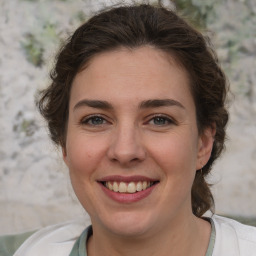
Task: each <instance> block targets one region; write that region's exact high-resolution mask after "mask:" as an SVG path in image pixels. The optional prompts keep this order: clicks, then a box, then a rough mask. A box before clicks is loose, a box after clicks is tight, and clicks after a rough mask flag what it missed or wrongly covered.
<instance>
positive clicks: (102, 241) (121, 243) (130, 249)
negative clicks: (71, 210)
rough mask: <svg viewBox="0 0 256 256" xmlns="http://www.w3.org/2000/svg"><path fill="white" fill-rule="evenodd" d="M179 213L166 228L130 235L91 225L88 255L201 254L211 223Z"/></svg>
mask: <svg viewBox="0 0 256 256" xmlns="http://www.w3.org/2000/svg"><path fill="white" fill-rule="evenodd" d="M180 218H181V217H180V216H179V217H178V218H177V219H175V221H172V223H170V224H169V225H167V226H165V227H159V228H158V229H154V232H151V233H150V232H148V233H149V234H142V235H138V236H133V237H127V236H120V235H117V234H112V233H110V232H108V231H107V230H102V229H100V232H97V231H98V230H99V229H97V225H96V228H95V227H94V225H93V236H92V237H91V238H90V239H89V241H88V244H87V248H88V249H87V250H88V256H100V255H105V256H121V255H122V256H128V255H129V256H130V255H133V256H141V255H148V256H156V255H161V256H185V255H191V256H194V255H195V256H201V255H202V256H203V255H205V253H206V251H207V247H208V243H209V239H210V232H211V227H210V224H209V223H208V222H207V221H205V220H202V219H199V218H197V217H195V216H194V215H191V216H190V217H189V218H188V217H186V218H185V219H180Z"/></svg>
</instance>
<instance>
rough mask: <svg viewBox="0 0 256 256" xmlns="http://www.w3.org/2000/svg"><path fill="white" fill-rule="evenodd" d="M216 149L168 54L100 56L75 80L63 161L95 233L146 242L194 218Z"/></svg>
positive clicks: (134, 52) (142, 51) (143, 50)
mask: <svg viewBox="0 0 256 256" xmlns="http://www.w3.org/2000/svg"><path fill="white" fill-rule="evenodd" d="M212 143H213V139H212V132H211V130H210V129H209V130H206V131H205V132H204V134H203V135H200V136H199V134H198V130H197V124H196V111H195V104H194V101H193V98H192V96H191V92H190V90H189V80H188V75H187V73H186V71H185V70H184V69H183V68H182V67H181V66H179V65H177V63H176V62H175V60H174V59H173V58H172V57H171V56H169V55H167V54H166V53H164V52H162V51H160V50H156V49H154V48H152V47H141V48H137V49H135V50H128V49H124V48H123V49H118V50H116V51H111V52H106V53H103V54H99V55H97V56H95V57H94V58H93V59H92V60H91V62H90V63H89V65H88V67H87V68H86V69H84V70H83V71H81V72H80V73H78V74H77V76H76V77H75V80H74V82H73V85H72V89H71V96H70V107H69V119H68V127H67V138H66V148H65V150H63V152H64V153H63V154H64V161H65V162H66V164H67V166H68V168H69V170H70V178H71V182H72V185H73V188H74V190H75V193H76V195H77V197H78V199H79V200H80V202H81V204H82V205H83V207H84V208H85V209H86V211H87V212H88V213H89V215H90V217H91V220H92V223H93V226H94V230H101V231H103V230H105V231H109V232H112V233H115V234H119V235H125V236H129V235H133V236H134V235H136V234H137V235H142V234H147V232H149V231H152V232H156V231H157V230H159V231H160V230H163V228H166V227H168V226H169V225H173V224H174V223H176V221H178V220H179V221H181V220H182V219H183V218H187V217H188V216H191V215H192V210H191V186H192V183H193V180H194V176H195V172H196V170H197V169H200V168H202V166H203V165H204V164H206V162H207V161H208V159H209V157H210V152H211V147H212Z"/></svg>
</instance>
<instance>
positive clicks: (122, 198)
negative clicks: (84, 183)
mask: <svg viewBox="0 0 256 256" xmlns="http://www.w3.org/2000/svg"><path fill="white" fill-rule="evenodd" d="M106 181H112V182H114V181H116V182H126V183H128V182H138V181H151V182H154V181H156V180H154V179H151V178H148V177H145V176H139V175H136V176H129V177H126V176H119V175H113V176H106V177H103V178H102V179H100V180H98V182H99V185H100V187H101V189H102V190H103V192H104V193H105V195H107V196H108V197H109V198H111V199H112V200H114V201H116V202H118V203H134V202H138V201H140V200H142V199H144V198H146V197H148V196H149V195H150V194H151V192H152V191H153V190H154V189H155V187H156V185H157V184H158V183H156V184H154V185H153V186H151V187H149V188H147V189H145V190H142V191H138V192H136V193H131V194H130V193H119V192H114V191H111V190H109V189H108V188H106V187H105V186H104V185H103V182H106Z"/></svg>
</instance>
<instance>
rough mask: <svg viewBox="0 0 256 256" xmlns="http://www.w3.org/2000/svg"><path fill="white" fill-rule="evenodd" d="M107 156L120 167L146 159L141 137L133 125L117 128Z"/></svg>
mask: <svg viewBox="0 0 256 256" xmlns="http://www.w3.org/2000/svg"><path fill="white" fill-rule="evenodd" d="M112 136H113V137H112V142H111V144H110V146H109V148H108V152H107V156H108V158H109V159H110V160H111V161H112V162H118V163H119V164H120V165H122V166H127V167H129V166H131V165H133V164H135V163H139V162H142V161H143V160H144V159H145V157H146V150H145V148H144V146H143V141H142V137H141V136H140V133H139V131H138V128H137V129H136V127H134V125H130V126H129V125H124V126H122V127H117V128H116V130H115V132H114V133H113V135H112Z"/></svg>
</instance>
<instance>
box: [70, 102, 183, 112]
mask: <svg viewBox="0 0 256 256" xmlns="http://www.w3.org/2000/svg"><path fill="white" fill-rule="evenodd" d="M84 106H86V107H91V108H98V109H106V110H111V109H113V106H112V105H111V104H110V103H109V102H107V101H102V100H87V99H84V100H81V101H79V102H78V103H77V104H76V105H75V106H74V109H73V110H74V111H75V110H76V109H77V108H80V107H84ZM168 106H177V107H180V108H183V109H185V107H184V106H183V105H182V104H181V103H180V102H179V101H176V100H173V99H151V100H145V101H142V102H141V103H140V105H139V108H140V109H145V108H159V107H168Z"/></svg>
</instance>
